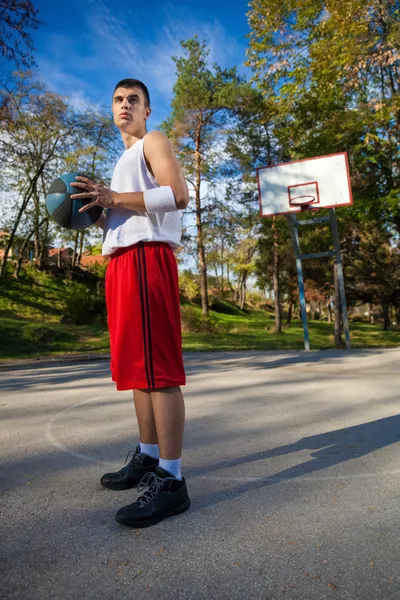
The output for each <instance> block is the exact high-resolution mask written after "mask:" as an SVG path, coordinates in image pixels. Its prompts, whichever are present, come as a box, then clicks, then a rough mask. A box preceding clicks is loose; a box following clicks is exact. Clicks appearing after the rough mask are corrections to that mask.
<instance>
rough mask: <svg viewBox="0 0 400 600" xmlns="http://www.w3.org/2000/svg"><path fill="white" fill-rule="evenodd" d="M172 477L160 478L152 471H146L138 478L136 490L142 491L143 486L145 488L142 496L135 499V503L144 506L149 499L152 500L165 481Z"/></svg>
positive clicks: (170, 479)
mask: <svg viewBox="0 0 400 600" xmlns="http://www.w3.org/2000/svg"><path fill="white" fill-rule="evenodd" d="M173 479H174V478H173V477H165V478H164V479H161V478H160V477H157V475H156V474H155V473H153V472H150V473H146V475H144V476H143V477H142V479H141V480H140V482H139V485H138V486H137V491H138V492H142V491H143V490H144V489H145V488H147V490H146V491H145V493H144V494H143V495H142V496H140V498H138V499H137V500H136V502H135V504H137V505H138V506H140V507H143V506H145V505H146V504H148V503H149V502H150V500H154V498H155V497H156V496H157V494H158V492H159V491H160V490H161V488H162V487H163V485H164V482H165V481H172V480H173Z"/></svg>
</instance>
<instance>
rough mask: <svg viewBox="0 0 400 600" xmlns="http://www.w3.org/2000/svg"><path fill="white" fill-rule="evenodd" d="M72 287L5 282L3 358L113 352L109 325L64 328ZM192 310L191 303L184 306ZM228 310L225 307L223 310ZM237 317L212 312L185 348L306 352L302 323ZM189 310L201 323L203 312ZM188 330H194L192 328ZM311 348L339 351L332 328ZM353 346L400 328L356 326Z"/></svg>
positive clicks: (391, 343)
mask: <svg viewBox="0 0 400 600" xmlns="http://www.w3.org/2000/svg"><path fill="white" fill-rule="evenodd" d="M67 287H68V283H65V282H64V280H62V279H56V278H55V277H52V276H50V275H48V274H46V273H33V272H31V274H30V276H28V275H26V274H24V276H23V277H22V278H21V280H20V281H14V280H6V282H3V283H2V284H1V287H0V327H1V336H0V359H10V358H26V357H31V358H34V357H38V356H44V355H58V354H81V353H83V354H87V353H106V352H108V351H109V339H108V332H107V328H106V326H105V325H101V324H92V325H80V326H78V325H72V324H60V319H61V317H62V315H63V314H64V311H65V297H66V292H67ZM185 306H187V305H185ZM223 308H224V307H223V306H222V309H223ZM226 308H227V310H231V311H232V312H234V313H235V314H227V313H225V312H216V311H211V313H210V315H211V321H212V327H211V330H208V331H202V330H201V328H199V327H197V329H199V330H198V331H191V330H190V324H189V327H188V326H186V327H185V331H184V333H183V349H184V351H186V352H196V351H232V350H301V349H303V348H304V341H303V328H302V324H301V321H297V320H296V321H292V323H291V325H290V326H285V325H284V327H283V331H282V333H279V334H278V333H275V331H274V315H273V314H271V313H268V312H265V311H251V312H248V313H244V312H243V311H240V310H239V309H237V308H236V307H233V306H227V307H226ZM190 311H192V313H193V315H194V317H195V318H197V320H200V315H201V311H200V308H199V307H197V306H191V307H190ZM188 328H189V331H187V329H188ZM309 330H310V343H311V348H312V349H328V348H333V347H334V337H333V335H334V333H333V324H331V323H327V322H325V321H312V322H310V323H309ZM350 330H351V343H352V347H353V348H383V347H395V346H399V345H400V331H399V329H396V328H394V329H391V330H389V331H383V329H382V325H381V324H377V325H371V324H370V323H363V322H351V323H350Z"/></svg>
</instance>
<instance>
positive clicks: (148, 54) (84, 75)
mask: <svg viewBox="0 0 400 600" xmlns="http://www.w3.org/2000/svg"><path fill="white" fill-rule="evenodd" d="M74 6H75V9H76V10H77V11H78V14H77V18H79V19H80V20H81V21H82V23H83V24H84V29H85V31H84V33H80V35H79V36H77V37H72V35H71V36H69V35H67V34H64V35H60V34H51V33H50V34H49V35H48V42H47V47H46V54H45V55H42V56H39V57H38V62H39V68H40V74H41V77H42V79H43V80H44V81H45V82H46V83H47V85H48V86H49V87H50V89H52V90H54V91H56V92H57V93H59V94H62V95H68V96H70V97H71V96H72V102H73V104H74V106H76V107H77V108H78V109H79V108H82V107H83V106H84V105H85V103H86V101H88V102H91V100H90V99H94V101H95V102H96V103H103V105H104V104H106V105H108V104H109V102H110V98H111V93H112V88H113V85H114V84H115V83H116V81H118V80H119V79H122V78H124V77H136V78H138V79H142V80H143V81H145V82H146V85H148V87H149V89H150V93H151V96H152V105H153V115H152V123H153V124H154V125H157V124H158V123H160V122H161V121H162V120H163V119H164V118H165V117H166V116H167V115H168V112H169V106H170V102H171V98H172V89H173V85H174V83H175V80H176V72H175V71H176V66H175V62H174V61H173V58H172V57H173V56H181V55H182V48H181V45H180V40H184V39H188V38H190V37H192V36H193V35H194V34H195V33H197V34H198V35H199V38H200V40H201V41H202V40H206V42H207V45H208V48H209V50H210V55H209V64H210V66H212V65H213V64H214V63H215V62H216V63H218V64H220V65H221V66H222V67H228V66H233V65H235V64H237V65H240V64H241V63H242V62H243V60H244V50H243V49H242V48H241V47H240V45H239V44H238V42H237V41H236V39H235V38H234V37H233V36H230V35H229V34H228V33H227V31H226V29H225V27H224V26H223V24H222V23H221V22H220V21H218V20H217V19H213V18H212V17H211V18H210V16H209V15H207V16H206V15H205V14H204V13H201V12H199V11H197V12H196V9H193V7H182V5H181V6H176V5H172V4H171V5H165V6H164V7H163V9H161V10H160V9H159V10H158V13H157V14H155V13H154V14H153V13H151V11H149V10H147V9H146V10H144V9H140V8H136V7H135V9H134V10H133V9H130V8H127V7H126V6H123V7H122V8H121V6H119V7H118V6H117V5H113V8H112V9H110V8H109V6H111V4H110V5H106V3H105V1H104V0H86V2H84V3H82V2H81V1H79V2H78V0H76V2H75V3H74ZM121 11H122V12H121ZM120 14H122V17H120V16H119V15H120Z"/></svg>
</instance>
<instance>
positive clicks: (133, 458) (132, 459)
mask: <svg viewBox="0 0 400 600" xmlns="http://www.w3.org/2000/svg"><path fill="white" fill-rule="evenodd" d="M131 454H133V456H132V458H131V460H130V461H129V464H128V458H129V456H130V455H131ZM135 456H136V448H133V449H132V450H129V452H128V454H127V455H126V458H125V466H126V467H130V466H131V465H132V463H133V461H134V460H135Z"/></svg>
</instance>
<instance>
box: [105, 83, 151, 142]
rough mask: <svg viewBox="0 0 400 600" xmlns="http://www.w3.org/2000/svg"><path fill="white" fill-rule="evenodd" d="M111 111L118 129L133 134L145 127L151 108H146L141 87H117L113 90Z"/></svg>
mask: <svg viewBox="0 0 400 600" xmlns="http://www.w3.org/2000/svg"><path fill="white" fill-rule="evenodd" d="M112 111H113V117H114V123H115V125H116V126H117V127H118V129H120V130H121V131H124V132H126V133H130V134H132V135H135V133H136V132H138V131H139V130H140V129H141V128H142V127H145V125H146V121H147V119H148V118H149V116H150V113H151V108H149V107H147V108H146V106H145V96H144V94H143V91H142V89H141V88H139V87H133V88H123V87H119V88H117V89H116V90H115V92H114V96H113V103H112Z"/></svg>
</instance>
